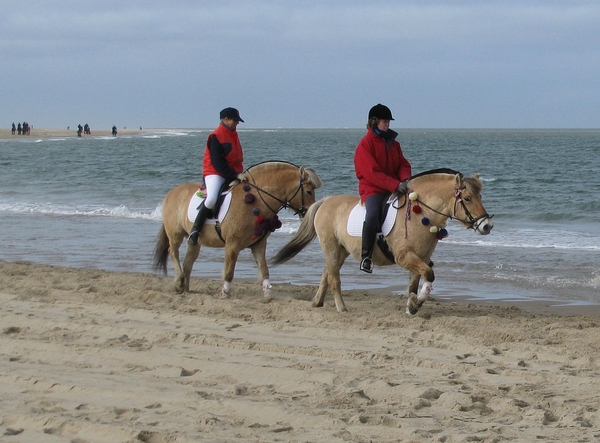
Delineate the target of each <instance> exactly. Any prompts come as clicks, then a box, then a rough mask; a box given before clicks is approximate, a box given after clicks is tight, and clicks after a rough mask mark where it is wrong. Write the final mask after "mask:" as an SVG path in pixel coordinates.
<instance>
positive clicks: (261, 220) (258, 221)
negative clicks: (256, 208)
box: [256, 215, 265, 225]
mask: <svg viewBox="0 0 600 443" xmlns="http://www.w3.org/2000/svg"><path fill="white" fill-rule="evenodd" d="M264 220H265V218H264V217H263V216H262V215H259V216H258V217H256V223H257V224H259V225H260V224H261V223H262V222H263V221H264Z"/></svg>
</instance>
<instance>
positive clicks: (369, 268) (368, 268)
mask: <svg viewBox="0 0 600 443" xmlns="http://www.w3.org/2000/svg"><path fill="white" fill-rule="evenodd" d="M360 270H361V271H364V272H366V273H368V274H372V273H373V260H371V258H370V257H365V258H363V259H362V261H361V262H360Z"/></svg>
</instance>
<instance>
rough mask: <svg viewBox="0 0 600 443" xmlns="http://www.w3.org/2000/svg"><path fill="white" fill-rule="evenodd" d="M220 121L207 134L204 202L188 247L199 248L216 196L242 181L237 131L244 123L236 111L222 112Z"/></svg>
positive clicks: (242, 156)
mask: <svg viewBox="0 0 600 443" xmlns="http://www.w3.org/2000/svg"><path fill="white" fill-rule="evenodd" d="M219 117H220V118H221V123H220V124H219V126H217V128H216V129H215V130H214V131H213V132H211V133H210V135H209V136H208V140H207V141H206V147H205V148H204V159H203V170H202V175H203V178H204V186H205V187H206V198H205V199H204V201H203V202H202V204H201V205H200V208H199V211H198V215H197V216H196V220H195V221H194V226H193V227H192V231H191V232H190V236H189V238H188V244H190V245H196V244H198V236H199V234H200V230H201V229H202V226H203V225H204V222H205V221H206V219H207V217H209V216H210V215H211V214H212V212H213V208H214V207H215V205H216V204H217V200H218V198H219V194H220V193H221V190H222V188H223V186H224V185H225V184H228V183H231V182H232V181H234V180H236V179H237V180H240V181H241V180H243V179H244V174H243V173H242V171H243V170H244V167H243V161H244V152H243V150H242V145H241V143H240V139H239V137H238V133H237V131H236V128H237V125H238V123H239V122H242V123H243V122H244V120H242V118H241V117H240V113H239V112H238V110H237V109H235V108H225V109H223V110H222V111H221V113H220V115H219Z"/></svg>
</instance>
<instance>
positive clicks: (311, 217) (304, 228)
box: [270, 199, 325, 265]
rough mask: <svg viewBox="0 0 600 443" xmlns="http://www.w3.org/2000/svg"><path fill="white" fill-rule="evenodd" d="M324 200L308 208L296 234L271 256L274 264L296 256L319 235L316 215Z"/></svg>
mask: <svg viewBox="0 0 600 443" xmlns="http://www.w3.org/2000/svg"><path fill="white" fill-rule="evenodd" d="M324 201H325V199H321V200H319V201H317V202H315V203H313V204H312V205H311V206H310V208H308V211H306V215H305V216H304V218H303V219H302V223H300V227H299V228H298V232H297V233H296V235H294V237H293V238H292V239H291V240H290V241H289V242H288V243H287V244H286V245H285V246H284V247H283V248H281V249H280V250H279V252H277V254H275V256H274V257H273V258H271V260H270V262H271V264H272V265H280V264H281V263H285V262H286V261H288V260H289V259H290V258H293V257H295V256H296V255H297V254H298V253H299V252H300V251H302V250H303V249H304V248H305V246H306V245H308V244H309V243H310V242H311V241H313V240H314V239H315V237H316V236H317V231H316V230H315V215H316V213H317V211H318V210H319V208H320V207H321V205H322V204H323V202H324Z"/></svg>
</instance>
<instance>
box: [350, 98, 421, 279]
mask: <svg viewBox="0 0 600 443" xmlns="http://www.w3.org/2000/svg"><path fill="white" fill-rule="evenodd" d="M390 120H394V119H393V117H392V111H390V108H388V107H387V106H384V105H382V104H377V105H375V106H373V107H372V108H371V110H370V111H369V120H368V122H367V133H366V134H365V136H364V137H363V138H362V139H361V141H360V143H359V144H358V146H357V147H356V152H355V154H354V168H355V171H356V177H357V178H358V193H359V194H360V199H361V202H362V203H363V205H364V206H365V209H366V216H365V221H364V224H363V231H362V252H361V262H360V269H361V270H362V271H365V272H368V273H369V274H370V273H371V272H373V262H372V261H371V256H372V254H373V247H374V246H375V238H376V236H377V232H378V231H379V229H380V228H381V222H382V220H381V207H382V204H383V200H384V199H386V198H387V197H388V195H389V194H390V193H392V192H394V191H399V192H404V193H406V183H405V180H407V179H409V178H410V177H411V175H412V170H411V166H410V163H409V162H408V160H406V158H404V155H403V154H402V148H401V147H400V143H398V142H397V141H396V137H397V136H398V133H397V132H395V131H392V130H391V129H390Z"/></svg>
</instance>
